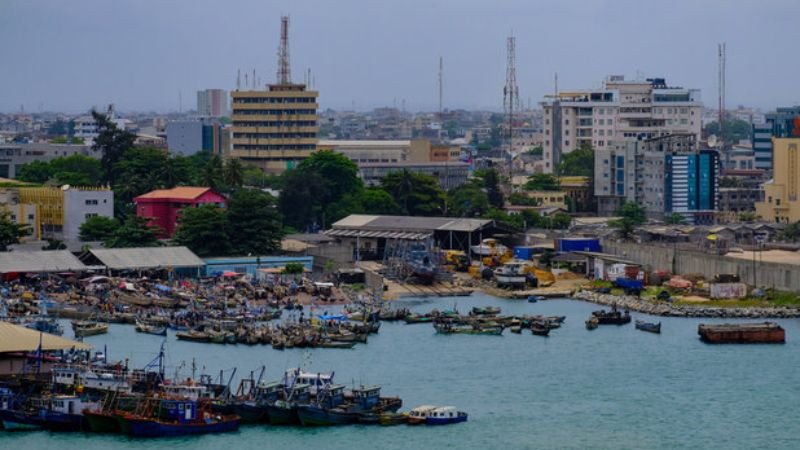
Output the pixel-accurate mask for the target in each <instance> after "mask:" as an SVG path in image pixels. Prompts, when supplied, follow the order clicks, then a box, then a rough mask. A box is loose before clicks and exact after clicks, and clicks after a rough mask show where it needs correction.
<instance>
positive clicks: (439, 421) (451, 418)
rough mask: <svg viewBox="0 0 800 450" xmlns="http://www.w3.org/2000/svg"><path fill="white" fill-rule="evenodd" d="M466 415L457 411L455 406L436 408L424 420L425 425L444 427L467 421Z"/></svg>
mask: <svg viewBox="0 0 800 450" xmlns="http://www.w3.org/2000/svg"><path fill="white" fill-rule="evenodd" d="M467 416H468V415H467V413H465V412H463V411H457V410H456V408H455V406H443V407H441V408H436V409H434V410H433V411H431V412H430V413H428V416H427V417H426V418H425V424H426V425H446V424H450V423H459V422H466V421H467Z"/></svg>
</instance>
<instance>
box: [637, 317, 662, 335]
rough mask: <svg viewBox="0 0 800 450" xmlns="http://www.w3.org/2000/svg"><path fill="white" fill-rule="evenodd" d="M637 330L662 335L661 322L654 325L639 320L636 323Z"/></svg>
mask: <svg viewBox="0 0 800 450" xmlns="http://www.w3.org/2000/svg"><path fill="white" fill-rule="evenodd" d="M635 326H636V329H637V330H642V331H647V332H650V333H661V322H658V323H652V322H645V321H644V320H637V321H636V322H635Z"/></svg>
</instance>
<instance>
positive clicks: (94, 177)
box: [50, 155, 103, 186]
mask: <svg viewBox="0 0 800 450" xmlns="http://www.w3.org/2000/svg"><path fill="white" fill-rule="evenodd" d="M50 168H51V169H52V171H53V178H55V179H56V180H57V182H58V183H59V184H71V185H73V186H96V185H98V184H100V182H101V181H102V179H103V168H102V167H101V166H100V161H98V160H96V159H94V158H92V157H90V156H86V155H72V156H66V157H60V158H55V159H53V160H52V161H50Z"/></svg>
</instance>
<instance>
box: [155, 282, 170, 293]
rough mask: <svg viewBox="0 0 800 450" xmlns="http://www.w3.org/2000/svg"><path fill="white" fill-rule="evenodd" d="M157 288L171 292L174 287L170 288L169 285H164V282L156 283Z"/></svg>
mask: <svg viewBox="0 0 800 450" xmlns="http://www.w3.org/2000/svg"><path fill="white" fill-rule="evenodd" d="M156 289H158V290H159V291H161V292H169V291H171V290H172V288H170V287H169V286H164V285H163V284H156Z"/></svg>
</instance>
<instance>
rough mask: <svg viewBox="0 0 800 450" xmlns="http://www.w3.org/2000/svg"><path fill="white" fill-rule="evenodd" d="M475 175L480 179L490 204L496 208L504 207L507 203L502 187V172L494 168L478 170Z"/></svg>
mask: <svg viewBox="0 0 800 450" xmlns="http://www.w3.org/2000/svg"><path fill="white" fill-rule="evenodd" d="M475 177H476V178H478V179H479V180H480V183H481V185H482V187H483V189H485V190H486V196H487V198H488V199H489V204H490V205H492V207H494V208H502V207H503V205H504V204H505V200H504V198H503V190H502V189H500V174H498V173H497V170H495V169H494V168H490V169H484V170H479V171H476V173H475Z"/></svg>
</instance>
